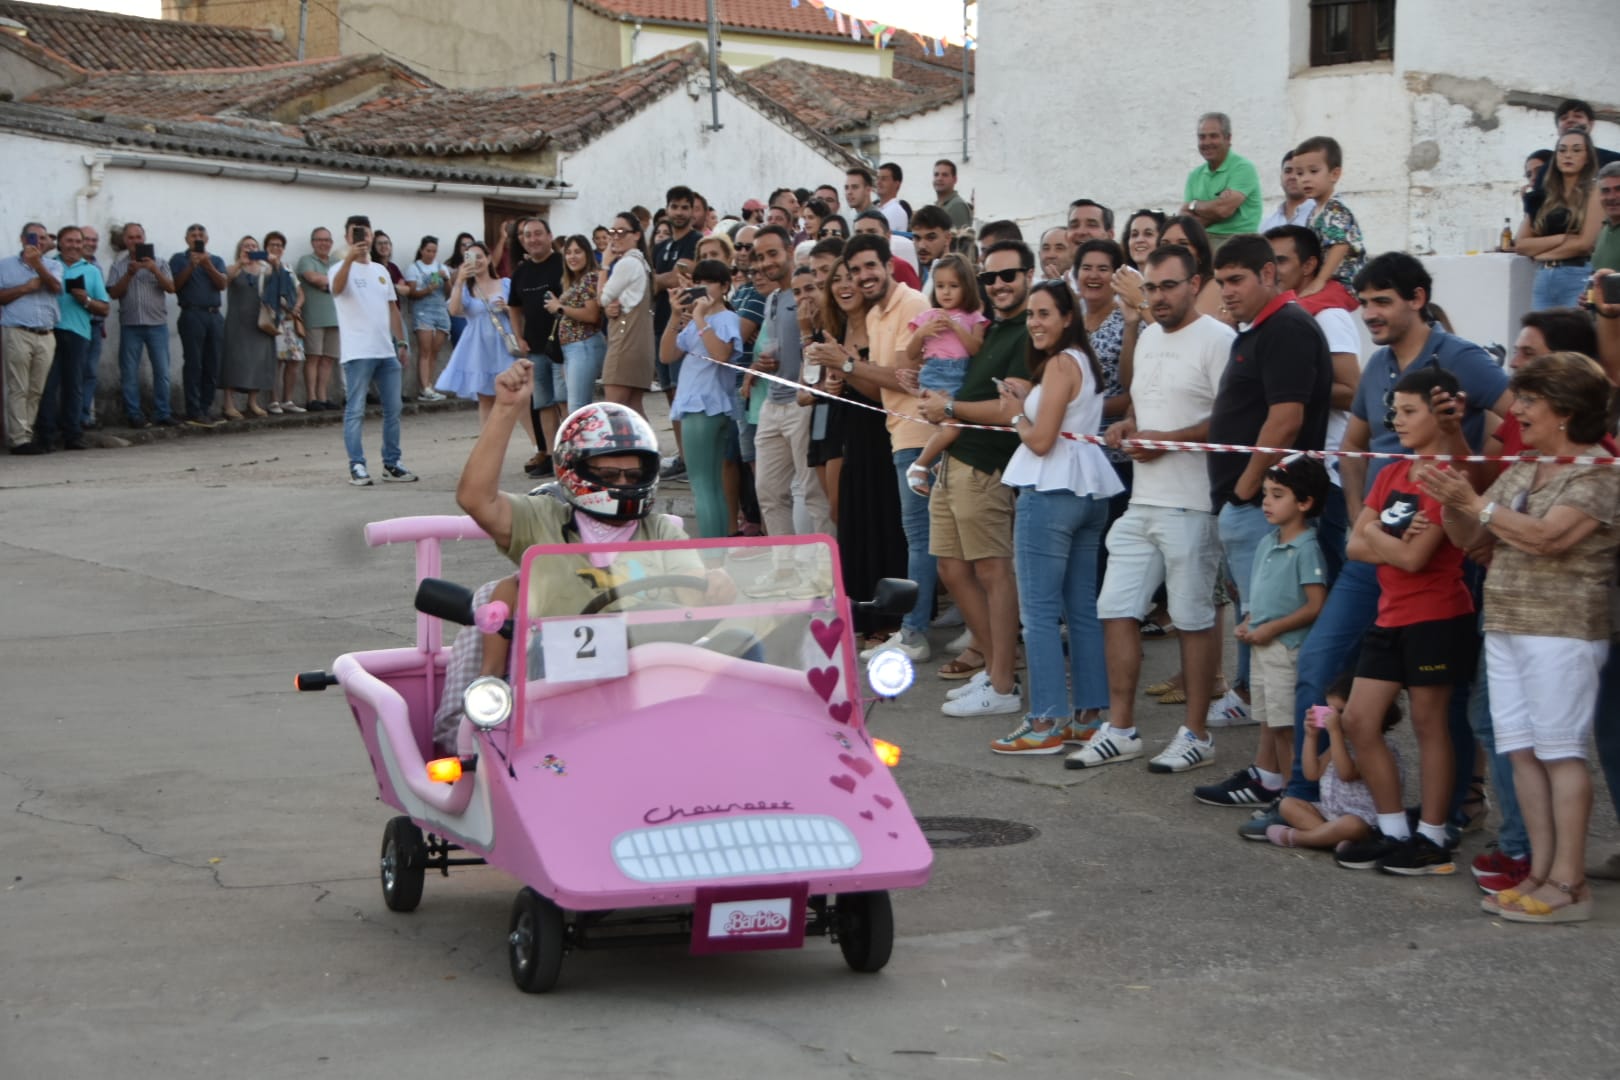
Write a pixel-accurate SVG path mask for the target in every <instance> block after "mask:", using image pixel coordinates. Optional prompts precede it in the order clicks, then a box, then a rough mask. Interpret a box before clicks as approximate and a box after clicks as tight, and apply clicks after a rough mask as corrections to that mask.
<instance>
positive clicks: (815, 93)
mask: <svg viewBox="0 0 1620 1080" xmlns="http://www.w3.org/2000/svg"><path fill="white" fill-rule="evenodd" d="M903 62H904V61H902V60H901V58H899V57H896V58H895V63H896V67H897V68H898V67H899V66H900V65H901V64H902V63H903ZM914 66H915V67H916V68H918V69H922V68H924V67H926V66H927V65H921V64H917V65H914ZM741 78H742V79H743V81H744V82H747V83H748V84H749V85H750V86H753V87H754V88H755V89H756V90H759V91H760V92H761V93H764V94H767V95H769V96H770V97H772V98H775V99H776V100H777V101H780V102H781V103H782V104H783V105H785V106H787V107H788V108H789V109H790V110H791V111H792V112H793V113H794V115H796V116H798V117H800V118H801V119H802V120H804V122H805V123H807V124H809V125H810V126H811V127H813V128H815V129H816V130H817V131H820V132H823V133H825V134H829V135H835V134H838V133H840V132H845V131H852V130H855V129H858V128H864V127H869V126H871V125H873V124H875V123H877V122H879V121H881V120H883V119H887V118H889V117H891V116H897V115H908V114H910V113H913V112H920V111H925V110H927V109H932V108H938V107H939V106H940V105H944V104H946V103H948V102H950V101H955V100H960V99H961V96H962V85H961V76H960V75H958V76H957V77H956V79H955V80H954V82H953V81H952V80H950V79H944V80H932V79H931V80H930V81H929V82H926V83H917V82H912V81H909V80H902V79H899V78H895V79H885V78H881V77H879V76H876V75H859V74H856V73H854V72H850V71H844V70H843V69H841V68H832V67H826V66H824V65H821V64H810V63H806V62H805V61H803V60H776V61H773V62H772V63H769V64H765V65H764V66H762V67H757V68H754V69H753V70H751V71H747V72H744V73H743V74H742V76H741Z"/></svg>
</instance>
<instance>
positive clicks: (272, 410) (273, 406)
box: [265, 401, 281, 416]
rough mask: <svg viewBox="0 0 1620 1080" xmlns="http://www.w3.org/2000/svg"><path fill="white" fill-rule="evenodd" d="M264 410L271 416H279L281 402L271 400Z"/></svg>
mask: <svg viewBox="0 0 1620 1080" xmlns="http://www.w3.org/2000/svg"><path fill="white" fill-rule="evenodd" d="M265 412H267V413H269V414H270V415H271V416H280V415H281V402H279V401H272V402H271V403H270V407H269V408H268V409H266V410H265Z"/></svg>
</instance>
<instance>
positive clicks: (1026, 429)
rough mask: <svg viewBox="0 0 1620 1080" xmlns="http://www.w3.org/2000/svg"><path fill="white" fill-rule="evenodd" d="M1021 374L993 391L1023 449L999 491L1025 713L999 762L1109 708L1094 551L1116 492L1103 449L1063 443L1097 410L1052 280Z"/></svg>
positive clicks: (1082, 731) (1033, 299) (1035, 302)
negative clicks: (1007, 495)
mask: <svg viewBox="0 0 1620 1080" xmlns="http://www.w3.org/2000/svg"><path fill="white" fill-rule="evenodd" d="M1029 373H1030V381H1029V382H1025V381H1024V380H1023V379H1007V380H1005V381H1004V382H1003V383H1002V387H1001V399H1002V402H1003V404H1004V406H1005V408H1006V411H1007V413H1009V414H1011V417H1010V419H1009V421H1008V422H1009V423H1010V424H1011V425H1012V427H1013V429H1014V430H1015V431H1017V432H1018V438H1019V440H1020V442H1021V444H1022V445H1020V446H1019V447H1018V449H1017V450H1015V451H1014V452H1013V456H1012V460H1011V461H1009V462H1008V463H1007V468H1006V469H1005V470H1003V471H1002V474H1001V482H1002V483H1004V484H1006V485H1007V486H1009V487H1013V488H1017V489H1018V512H1017V515H1016V516H1015V518H1014V524H1013V562H1014V566H1015V568H1016V570H1017V572H1018V606H1019V613H1020V617H1021V618H1022V620H1023V624H1024V650H1025V652H1026V653H1027V654H1028V657H1029V706H1030V707H1029V714H1028V715H1027V716H1025V717H1024V720H1023V723H1022V724H1021V725H1020V726H1019V727H1018V729H1017V730H1015V731H1013V732H1011V733H1009V734H1007V735H1004V736H1002V737H1001V738H999V739H997V740H995V741H994V742H992V743H991V744H990V748H991V749H992V750H994V751H995V752H996V753H998V754H1056V753H1058V752H1060V751H1061V750H1062V749H1063V747H1064V745H1065V744H1066V743H1068V744H1081V743H1084V742H1085V741H1086V740H1087V739H1088V738H1090V737H1091V735H1092V734H1093V733H1094V732H1095V731H1096V730H1097V728H1098V727H1099V726H1100V725H1101V723H1102V710H1103V708H1104V707H1105V706H1106V705H1107V704H1108V671H1107V666H1106V664H1105V662H1104V658H1103V635H1102V624H1101V623H1099V622H1098V621H1097V550H1098V548H1099V547H1100V546H1101V544H1102V539H1103V533H1104V532H1105V531H1106V530H1107V527H1108V500H1109V499H1111V498H1112V497H1113V496H1115V495H1117V494H1118V493H1119V492H1121V491H1123V490H1124V485H1123V484H1122V483H1121V482H1120V479H1119V476H1118V475H1117V474H1116V473H1115V472H1114V470H1113V468H1112V467H1111V466H1110V465H1109V464H1108V458H1107V456H1106V455H1105V454H1104V453H1103V451H1102V448H1101V447H1099V446H1097V445H1095V444H1094V443H1089V442H1082V441H1079V440H1077V439H1069V438H1065V437H1064V436H1063V434H1062V433H1064V432H1070V433H1074V434H1080V435H1089V434H1092V433H1093V432H1095V431H1096V430H1097V426H1098V423H1099V422H1100V421H1101V420H1102V411H1103V373H1102V368H1101V365H1099V364H1098V362H1097V355H1096V353H1094V352H1092V349H1091V343H1090V342H1089V341H1088V340H1087V339H1086V328H1085V323H1084V321H1083V320H1082V319H1081V317H1080V312H1079V311H1078V310H1077V308H1076V306H1075V300H1074V294H1073V293H1072V292H1070V291H1069V287H1068V285H1067V284H1066V283H1065V282H1064V281H1063V280H1062V279H1059V280H1057V281H1045V282H1042V283H1040V284H1039V285H1036V286H1035V287H1034V288H1033V289H1031V290H1030V294H1029ZM1060 619H1061V620H1062V621H1063V623H1064V625H1066V626H1067V627H1068V631H1069V663H1068V665H1067V667H1068V673H1069V680H1070V683H1071V684H1072V685H1070V686H1066V685H1065V684H1064V678H1063V676H1064V666H1065V665H1064V663H1063V641H1062V638H1061V636H1060V635H1059V632H1058V621H1059V620H1060ZM1071 695H1072V701H1073V704H1072V705H1071V704H1070V702H1071Z"/></svg>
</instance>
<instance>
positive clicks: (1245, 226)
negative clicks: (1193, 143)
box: [1181, 112, 1265, 248]
mask: <svg viewBox="0 0 1620 1080" xmlns="http://www.w3.org/2000/svg"><path fill="white" fill-rule="evenodd" d="M1198 153H1199V154H1200V155H1202V157H1203V159H1204V164H1202V165H1200V166H1198V168H1196V169H1194V170H1193V171H1192V172H1190V173H1188V174H1187V187H1186V192H1185V194H1184V195H1183V196H1182V197H1183V199H1184V200H1185V201H1184V203H1183V204H1182V207H1181V212H1182V213H1183V214H1191V215H1192V216H1193V217H1195V218H1197V219H1198V220H1199V221H1201V222H1203V223H1204V229H1205V230H1206V231H1207V232H1208V233H1209V242H1210V245H1211V246H1212V247H1215V248H1219V247H1220V246H1221V245H1222V244H1224V243H1225V242H1226V240H1227V238H1228V237H1231V236H1237V235H1238V234H1239V233H1253V232H1259V231H1260V219H1261V217H1262V216H1263V215H1264V214H1265V208H1264V207H1263V206H1262V205H1261V202H1260V174H1259V172H1257V171H1256V170H1255V167H1254V163H1253V162H1251V161H1250V160H1249V159H1248V158H1246V157H1244V156H1243V155H1241V154H1234V153H1232V120H1231V118H1230V117H1229V116H1227V115H1226V114H1225V113H1218V112H1217V113H1205V114H1204V115H1203V116H1200V117H1199V118H1198Z"/></svg>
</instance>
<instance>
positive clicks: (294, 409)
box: [281, 401, 309, 413]
mask: <svg viewBox="0 0 1620 1080" xmlns="http://www.w3.org/2000/svg"><path fill="white" fill-rule="evenodd" d="M281 411H282V412H285V413H301V412H308V411H309V410H308V409H306V408H304V407H303V406H302V405H294V404H293V403H292V402H290V401H283V402H282V403H281Z"/></svg>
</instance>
